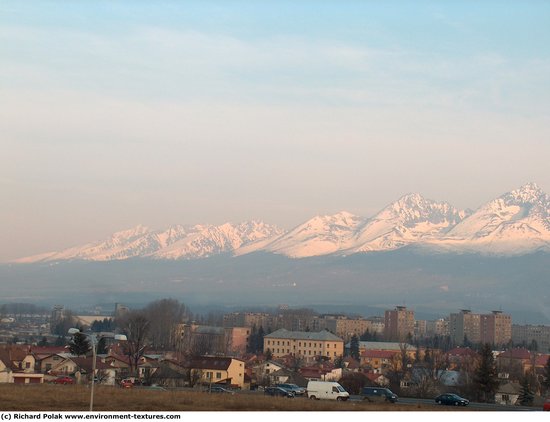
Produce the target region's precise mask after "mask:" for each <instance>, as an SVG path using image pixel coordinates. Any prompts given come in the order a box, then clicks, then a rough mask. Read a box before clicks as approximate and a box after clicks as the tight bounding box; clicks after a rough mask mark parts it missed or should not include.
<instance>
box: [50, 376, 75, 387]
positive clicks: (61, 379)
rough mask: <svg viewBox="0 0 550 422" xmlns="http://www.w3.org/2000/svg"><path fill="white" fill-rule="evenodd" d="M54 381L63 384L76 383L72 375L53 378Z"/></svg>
mask: <svg viewBox="0 0 550 422" xmlns="http://www.w3.org/2000/svg"><path fill="white" fill-rule="evenodd" d="M53 383H54V384H62V385H67V384H74V379H73V378H71V377H58V378H56V379H54V380H53Z"/></svg>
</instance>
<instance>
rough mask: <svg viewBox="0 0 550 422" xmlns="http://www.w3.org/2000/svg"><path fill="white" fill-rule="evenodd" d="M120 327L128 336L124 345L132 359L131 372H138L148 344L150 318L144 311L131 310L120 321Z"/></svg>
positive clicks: (130, 359)
mask: <svg viewBox="0 0 550 422" xmlns="http://www.w3.org/2000/svg"><path fill="white" fill-rule="evenodd" d="M120 327H121V329H122V331H123V332H124V334H126V337H127V338H128V340H127V341H125V342H124V343H123V344H124V346H123V347H124V349H125V352H126V355H127V356H128V358H129V361H130V373H132V374H136V373H137V368H138V365H139V360H140V358H141V357H142V356H143V353H144V351H145V347H146V346H147V345H148V334H149V328H150V323H149V320H148V318H147V316H146V314H145V312H143V311H130V312H129V313H128V314H127V315H125V316H124V318H123V319H122V321H120Z"/></svg>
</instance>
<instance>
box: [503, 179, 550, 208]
mask: <svg viewBox="0 0 550 422" xmlns="http://www.w3.org/2000/svg"><path fill="white" fill-rule="evenodd" d="M501 198H502V199H503V200H505V201H506V202H507V203H515V204H532V205H545V206H546V205H548V202H549V198H548V195H547V194H546V193H544V191H543V190H542V189H541V188H539V186H538V185H537V184H536V183H527V184H525V185H523V186H522V187H520V188H519V189H515V190H513V191H511V192H508V193H506V194H504V195H502V196H501Z"/></svg>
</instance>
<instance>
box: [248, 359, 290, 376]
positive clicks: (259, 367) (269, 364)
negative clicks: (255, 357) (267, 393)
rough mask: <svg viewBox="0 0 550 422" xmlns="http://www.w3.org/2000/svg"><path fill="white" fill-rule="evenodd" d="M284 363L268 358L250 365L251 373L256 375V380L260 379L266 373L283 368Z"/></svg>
mask: <svg viewBox="0 0 550 422" xmlns="http://www.w3.org/2000/svg"><path fill="white" fill-rule="evenodd" d="M284 368H285V365H284V364H283V363H281V362H276V361H273V360H268V361H265V362H260V363H258V364H256V365H254V366H253V367H252V371H253V373H254V374H255V375H256V378H257V379H258V380H262V379H263V378H265V377H266V376H267V375H269V374H271V373H273V372H276V371H279V370H281V369H284Z"/></svg>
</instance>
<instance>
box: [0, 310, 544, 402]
mask: <svg viewBox="0 0 550 422" xmlns="http://www.w3.org/2000/svg"><path fill="white" fill-rule="evenodd" d="M100 311H101V310H99V309H98V310H97V312H96V315H77V314H76V313H74V312H72V311H71V310H69V309H65V308H64V307H63V306H60V305H59V306H54V307H53V309H44V308H40V307H38V306H35V305H29V304H7V305H2V306H0V318H1V319H0V342H1V344H0V383H14V384H41V383H53V384H88V383H90V382H91V381H92V378H93V382H94V383H96V384H101V385H106V386H116V387H123V388H134V387H135V386H149V387H154V388H166V389H177V388H188V389H195V390H201V389H202V390H206V391H217V392H225V391H227V392H232V391H236V390H241V391H248V390H256V391H258V390H260V391H265V392H266V393H267V392H268V391H272V390H269V389H270V388H271V387H273V386H277V385H282V384H286V385H288V384H293V385H295V386H298V387H301V388H302V389H303V388H304V387H306V386H307V384H308V382H310V381H334V382H338V383H339V384H340V385H341V386H343V387H344V388H345V389H346V391H347V392H349V393H350V394H361V391H363V389H364V388H365V387H380V388H387V389H389V390H391V391H392V392H393V393H395V394H396V397H397V396H399V397H413V398H420V399H433V398H434V397H436V396H437V395H438V394H442V393H448V392H451V393H456V394H459V395H460V396H462V397H465V398H467V399H468V400H471V401H476V402H488V403H495V404H498V405H502V406H514V405H522V406H533V407H540V406H542V403H543V402H544V397H546V395H547V394H548V392H549V391H550V354H549V352H550V327H549V326H544V325H516V324H513V323H512V317H511V315H509V314H506V313H505V312H503V311H489V312H486V313H475V312H472V311H471V310H467V309H462V310H457V311H456V312H453V313H451V314H449V315H447V316H444V317H442V318H440V319H437V320H420V319H416V318H415V313H414V310H413V309H409V308H407V307H405V306H396V307H395V308H394V309H387V310H385V311H384V315H383V316H381V315H380V316H370V317H364V316H358V315H343V314H320V313H317V312H315V311H314V310H312V309H305V308H304V309H297V308H291V307H289V306H286V305H280V306H279V307H278V308H273V309H271V310H269V311H265V312H258V311H246V310H243V311H239V312H231V313H225V314H222V313H212V312H211V313H209V314H207V315H200V314H193V313H192V312H191V311H190V310H189V309H188V308H187V307H186V306H185V305H184V304H182V303H180V302H178V301H177V300H174V299H162V300H157V301H154V302H151V303H150V304H148V305H147V306H146V307H144V308H143V309H130V308H129V307H127V306H124V305H122V304H115V305H114V309H113V310H112V312H111V313H104V314H100ZM122 334H123V335H122ZM94 357H95V361H94Z"/></svg>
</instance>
